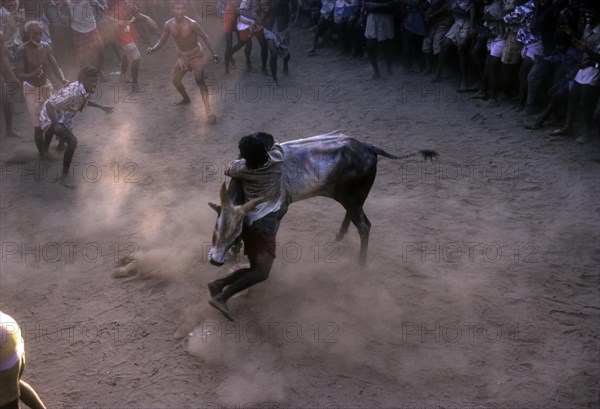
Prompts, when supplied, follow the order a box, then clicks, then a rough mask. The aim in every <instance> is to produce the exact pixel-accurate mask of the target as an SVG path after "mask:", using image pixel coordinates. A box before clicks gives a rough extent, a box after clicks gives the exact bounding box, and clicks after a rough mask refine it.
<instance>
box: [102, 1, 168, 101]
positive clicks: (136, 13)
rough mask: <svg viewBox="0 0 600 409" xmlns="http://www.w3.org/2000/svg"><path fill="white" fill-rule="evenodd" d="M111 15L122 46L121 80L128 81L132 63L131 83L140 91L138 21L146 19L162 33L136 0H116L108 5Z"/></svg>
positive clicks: (154, 29)
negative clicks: (128, 72)
mask: <svg viewBox="0 0 600 409" xmlns="http://www.w3.org/2000/svg"><path fill="white" fill-rule="evenodd" d="M108 7H109V8H108V11H109V15H110V16H111V17H112V18H113V19H114V21H115V22H116V24H117V40H118V41H119V45H120V46H121V51H123V55H122V57H121V76H120V77H119V81H121V82H127V69H128V68H129V64H131V84H132V86H133V91H135V92H137V91H139V84H138V75H139V72H140V59H141V55H140V50H139V49H138V47H137V45H136V44H135V41H136V40H137V39H138V37H139V35H138V33H137V30H136V28H135V24H136V23H137V22H138V21H145V22H146V24H148V25H149V26H150V28H152V30H153V31H154V32H156V33H157V34H158V33H160V29H159V28H158V25H157V24H156V23H155V22H154V20H152V19H151V18H150V17H148V16H147V15H145V14H143V13H141V12H140V9H139V8H138V6H137V5H136V3H135V2H134V1H131V0H114V1H111V2H110V3H109V5H108Z"/></svg>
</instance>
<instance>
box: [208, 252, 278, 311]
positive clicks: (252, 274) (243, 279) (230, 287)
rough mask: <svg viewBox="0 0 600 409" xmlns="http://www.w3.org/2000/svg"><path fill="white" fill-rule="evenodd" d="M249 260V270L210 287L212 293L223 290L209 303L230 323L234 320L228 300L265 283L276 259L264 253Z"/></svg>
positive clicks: (242, 270)
mask: <svg viewBox="0 0 600 409" xmlns="http://www.w3.org/2000/svg"><path fill="white" fill-rule="evenodd" d="M249 259H250V268H249V269H240V270H237V271H235V272H234V273H232V274H230V275H229V276H227V277H225V278H223V279H221V280H217V281H216V282H215V281H213V282H212V283H211V285H209V290H210V291H211V293H215V292H216V291H218V290H219V289H222V291H221V292H219V293H218V294H216V295H215V296H213V297H212V298H211V299H210V300H209V301H208V303H209V304H210V305H211V307H213V308H216V309H217V310H219V311H220V312H221V313H222V314H223V315H224V316H225V317H226V318H227V319H228V320H230V321H233V320H234V318H233V316H232V315H231V313H230V312H229V308H228V307H227V300H228V299H229V298H231V297H232V296H233V295H234V294H237V293H239V292H240V291H243V290H245V289H246V288H249V287H251V286H253V285H255V284H258V283H260V282H262V281H265V280H266V279H267V278H268V277H269V272H270V271H271V267H272V266H273V260H274V259H275V257H274V256H273V255H272V254H271V253H269V252H264V253H260V254H258V255H256V256H254V257H249Z"/></svg>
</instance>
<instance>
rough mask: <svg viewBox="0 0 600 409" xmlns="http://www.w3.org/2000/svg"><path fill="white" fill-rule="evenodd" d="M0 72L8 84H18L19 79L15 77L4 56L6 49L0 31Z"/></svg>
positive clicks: (5, 55) (6, 57)
mask: <svg viewBox="0 0 600 409" xmlns="http://www.w3.org/2000/svg"><path fill="white" fill-rule="evenodd" d="M0 70H1V71H2V73H3V75H5V77H6V79H7V80H8V81H9V82H15V83H16V84H19V79H18V78H17V77H16V76H15V73H14V72H13V70H12V67H11V65H10V61H9V60H8V56H7V54H6V47H5V45H4V36H3V35H2V31H0Z"/></svg>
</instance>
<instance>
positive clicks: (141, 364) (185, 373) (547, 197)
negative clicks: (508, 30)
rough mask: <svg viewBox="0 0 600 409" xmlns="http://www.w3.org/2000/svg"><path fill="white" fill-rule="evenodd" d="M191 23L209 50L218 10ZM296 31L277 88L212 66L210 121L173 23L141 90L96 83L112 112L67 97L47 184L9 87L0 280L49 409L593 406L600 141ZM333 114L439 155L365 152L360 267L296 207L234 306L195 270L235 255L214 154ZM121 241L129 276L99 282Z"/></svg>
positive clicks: (325, 208)
mask: <svg viewBox="0 0 600 409" xmlns="http://www.w3.org/2000/svg"><path fill="white" fill-rule="evenodd" d="M205 25H206V27H207V31H208V33H209V34H210V36H211V37H212V38H213V39H214V40H215V43H216V44H218V49H219V54H220V55H222V54H223V49H224V41H223V38H222V25H221V23H220V22H219V21H218V20H217V19H211V20H209V21H207V22H205ZM310 41H311V37H310V33H309V32H307V31H306V29H301V28H295V29H294V30H293V38H292V53H293V57H292V58H293V59H292V62H291V65H290V69H291V72H290V74H289V75H288V76H282V80H281V86H280V87H279V88H277V89H275V88H273V87H272V84H271V82H270V79H269V78H267V77H265V76H263V75H262V74H260V73H259V72H254V73H245V72H244V70H243V69H242V66H243V55H242V54H241V53H240V54H238V55H237V62H238V67H237V68H236V69H234V70H233V71H232V74H231V75H230V76H229V77H225V76H224V73H223V64H222V63H221V64H218V65H217V64H213V63H212V62H210V63H209V64H208V65H207V76H208V79H209V81H210V84H211V85H210V86H211V94H212V95H211V100H212V103H213V107H214V110H215V113H216V115H217V117H218V123H217V124H216V125H212V126H211V125H208V124H206V122H205V119H206V118H205V115H204V109H203V106H202V101H201V99H200V95H199V93H198V91H197V89H196V88H195V85H194V82H193V79H192V78H191V77H190V76H188V77H186V80H185V84H186V86H187V87H188V90H189V92H190V95H191V96H192V99H193V104H192V105H190V106H186V107H173V106H171V105H170V103H171V102H174V101H176V100H178V95H177V94H176V91H175V90H174V88H173V87H172V85H171V83H170V71H171V67H172V65H173V62H174V54H175V48H174V44H173V42H172V41H171V43H170V45H169V46H168V47H167V48H166V49H164V50H162V51H160V52H157V53H156V54H154V55H152V56H144V57H143V61H142V71H141V77H140V82H141V85H142V92H141V93H139V94H135V95H130V93H129V92H128V90H126V89H123V87H122V86H119V85H115V84H114V83H110V82H109V83H103V84H101V89H100V93H101V95H99V96H97V97H96V98H98V100H100V101H101V102H102V103H105V104H112V105H113V106H114V107H115V108H116V109H117V112H116V113H115V114H113V115H106V114H104V113H103V112H102V111H100V110H97V109H93V108H87V109H86V110H85V111H84V112H83V113H82V114H80V115H79V116H78V118H77V120H76V123H77V124H76V130H75V133H76V135H77V136H78V137H79V146H78V148H77V151H76V153H75V159H74V161H75V162H76V163H75V167H74V176H73V177H74V178H75V182H76V183H77V185H78V188H77V189H75V190H69V189H66V188H64V187H62V186H60V185H58V184H57V183H55V182H56V177H57V175H58V170H59V165H60V161H57V162H52V163H49V164H45V165H42V164H40V163H39V162H38V160H37V157H36V155H37V152H36V149H35V145H34V143H33V141H32V139H33V138H32V130H31V124H30V122H29V119H28V114H27V113H26V110H25V107H24V105H18V106H17V111H18V115H17V117H16V120H17V121H18V122H20V123H19V124H18V126H17V129H16V130H17V131H18V132H19V133H20V134H21V135H22V136H23V137H22V138H21V139H18V140H17V139H7V138H5V137H3V138H2V140H1V142H2V150H1V161H2V162H1V164H2V184H1V189H2V192H1V193H2V195H1V230H2V236H1V240H2V263H1V265H0V266H1V275H0V278H1V285H0V300H1V309H2V311H4V312H6V313H8V314H10V315H12V316H13V317H15V318H16V319H17V321H18V322H19V323H20V324H21V326H22V329H23V335H24V337H25V341H26V354H27V367H26V371H25V375H24V379H25V380H27V381H28V382H30V383H31V384H32V385H33V386H34V387H35V388H36V389H37V390H38V392H39V393H40V395H41V396H42V398H43V399H44V400H45V401H46V402H47V406H48V408H52V409H59V408H60V409H63V408H90V409H92V408H107V409H146V408H206V409H209V408H210V409H212V408H257V409H258V408H315V409H317V408H318V409H325V408H326V409H337V408H340V409H342V408H404V409H408V408H411V409H417V408H418V409H421V408H423V409H425V408H427V409H429V408H447V409H452V408H461V409H462V408H511V409H516V408H519V409H521V408H597V407H599V405H600V399H599V393H600V385H599V381H598V380H599V378H600V369H599V368H600V366H599V364H598V361H599V359H598V358H599V344H598V340H599V315H600V300H599V296H598V289H599V278H600V275H599V272H598V262H599V246H598V245H599V225H600V223H599V217H600V215H599V187H600V184H599V183H598V182H599V175H600V173H599V168H600V163H599V159H600V155H599V146H598V142H597V141H596V142H593V143H590V144H587V145H583V146H582V145H578V144H577V143H575V142H574V141H573V140H570V139H566V138H557V137H554V138H551V137H549V136H548V132H547V130H546V131H544V132H533V131H527V130H524V129H523V127H522V123H523V120H524V118H523V117H522V116H519V115H517V114H516V113H514V111H511V110H510V109H509V108H510V104H508V103H502V104H500V106H499V107H496V108H490V107H486V106H485V104H481V103H476V102H473V101H470V100H469V99H468V97H467V96H466V95H461V94H457V93H456V88H457V87H456V85H457V84H456V83H455V80H452V79H449V80H447V81H445V82H443V83H441V84H431V83H429V82H428V80H427V78H426V77H425V76H422V75H420V74H404V73H402V70H401V69H400V68H397V69H396V73H395V74H394V75H393V76H391V77H389V76H386V77H385V78H384V79H383V80H381V81H375V82H374V81H369V80H368V79H369V77H370V76H371V69H370V67H369V65H368V63H367V61H365V60H353V59H349V58H346V57H339V56H336V52H335V50H334V49H333V48H325V49H322V50H319V52H318V55H317V56H315V57H311V58H308V57H306V56H305V55H304V50H306V49H307V48H309V45H310ZM141 48H143V45H141ZM252 58H253V62H254V66H255V68H258V67H259V66H260V64H259V53H258V46H257V45H255V50H254V53H253V56H252ZM115 69H116V68H115ZM71 78H72V77H71ZM115 78H116V77H111V80H112V81H114V79H115ZM334 129H339V130H341V131H343V132H344V133H346V134H348V135H350V136H353V137H356V138H358V139H360V140H364V141H367V142H370V143H373V144H376V145H378V146H380V147H382V148H384V149H386V150H387V151H389V152H392V153H398V154H399V153H403V152H409V151H412V150H415V149H421V148H431V149H435V150H437V151H438V152H439V153H440V157H439V158H438V159H437V160H436V161H434V162H427V163H424V162H423V161H422V160H421V159H410V160H405V161H393V160H389V159H385V158H381V160H380V162H379V167H378V169H379V172H378V176H377V179H376V181H375V184H374V186H373V189H372V191H371V195H370V196H369V199H368V200H367V203H366V206H365V211H366V213H367V215H368V216H369V218H370V220H371V222H372V230H371V241H370V249H369V263H368V266H367V268H365V269H364V270H362V269H360V268H359V267H358V265H357V254H358V248H359V239H358V234H357V232H356V229H355V228H354V227H353V226H352V227H351V229H350V232H349V234H348V235H347V236H346V238H345V239H344V240H342V241H340V242H337V243H336V242H335V235H336V233H337V230H338V229H339V225H340V223H341V221H342V218H343V210H342V208H341V206H340V205H338V204H337V203H335V202H333V201H331V200H329V199H325V198H314V199H310V200H307V201H304V202H301V203H296V204H293V205H292V207H291V208H290V210H289V212H288V214H287V216H286V218H285V219H284V221H283V223H282V226H281V229H280V233H279V235H278V244H279V246H278V250H277V258H276V261H275V265H274V267H273V270H272V272H271V276H270V278H269V280H267V281H266V282H264V283H262V284H260V285H257V286H256V287H254V288H252V289H251V290H250V291H249V293H248V294H246V295H242V296H239V297H237V298H234V299H232V300H231V302H230V306H231V310H232V313H233V314H234V315H235V316H236V318H237V321H236V322H235V323H229V322H228V321H226V320H224V318H223V317H222V316H221V315H220V314H219V313H218V312H217V311H216V310H214V309H212V308H211V307H210V306H209V305H208V303H207V300H208V290H207V288H206V284H207V283H208V281H210V280H213V279H215V278H216V277H219V276H222V275H224V274H226V273H227V272H228V271H229V269H230V268H231V267H233V265H234V264H235V263H236V262H237V263H243V262H245V260H243V259H239V260H234V261H232V262H231V263H228V264H226V265H225V266H223V267H221V268H217V267H214V266H211V265H209V263H208V262H207V252H208V248H209V246H210V241H211V235H212V230H213V226H214V221H215V213H214V212H213V211H212V210H211V209H210V208H209V207H208V206H207V202H208V201H217V200H218V190H219V186H220V184H221V183H222V181H224V180H225V177H224V176H223V172H222V171H223V166H224V164H226V163H227V162H229V161H230V160H232V159H234V158H235V157H236V156H237V142H238V140H239V138H240V137H241V136H243V135H245V134H248V133H250V132H254V131H258V130H264V131H267V132H270V133H272V134H273V135H275V136H276V138H278V139H279V140H280V141H287V140H292V139H296V138H302V137H308V136H313V135H318V134H322V133H326V132H329V131H331V130H334ZM127 256H133V257H135V259H136V260H137V263H136V265H135V272H136V274H135V275H134V276H132V277H128V278H114V277H113V273H114V272H115V271H116V270H117V267H116V261H118V260H119V259H120V258H122V257H127Z"/></svg>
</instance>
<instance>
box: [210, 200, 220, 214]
mask: <svg viewBox="0 0 600 409" xmlns="http://www.w3.org/2000/svg"><path fill="white" fill-rule="evenodd" d="M208 205H209V206H210V208H211V209H213V210H214V211H215V212H217V214H221V206H219V205H218V204H216V203H213V202H208Z"/></svg>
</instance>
